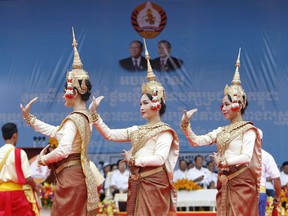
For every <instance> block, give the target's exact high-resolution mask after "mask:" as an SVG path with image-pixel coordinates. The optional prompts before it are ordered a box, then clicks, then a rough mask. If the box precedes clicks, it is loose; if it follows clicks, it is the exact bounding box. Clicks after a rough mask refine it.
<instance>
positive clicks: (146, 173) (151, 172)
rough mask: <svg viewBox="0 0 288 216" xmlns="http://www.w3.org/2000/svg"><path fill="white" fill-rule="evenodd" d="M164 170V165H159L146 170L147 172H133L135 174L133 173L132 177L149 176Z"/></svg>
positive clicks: (136, 178) (135, 178)
mask: <svg viewBox="0 0 288 216" xmlns="http://www.w3.org/2000/svg"><path fill="white" fill-rule="evenodd" d="M162 170H164V168H163V166H161V167H157V168H155V169H152V170H149V171H146V172H142V173H138V174H133V175H131V179H133V180H138V179H139V178H145V177H147V176H150V175H153V174H156V173H158V172H161V171H162Z"/></svg>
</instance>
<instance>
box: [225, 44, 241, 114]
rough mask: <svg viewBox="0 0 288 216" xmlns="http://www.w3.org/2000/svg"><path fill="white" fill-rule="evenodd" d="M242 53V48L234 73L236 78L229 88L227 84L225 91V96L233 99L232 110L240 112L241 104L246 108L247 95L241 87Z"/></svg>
mask: <svg viewBox="0 0 288 216" xmlns="http://www.w3.org/2000/svg"><path fill="white" fill-rule="evenodd" d="M240 53H241V48H240V49H239V53H238V58H237V61H236V64H235V66H236V69H235V73H234V77H233V80H232V85H231V86H228V85H227V84H226V86H225V89H224V96H225V95H230V96H231V98H232V109H233V110H239V109H240V106H239V102H240V103H241V104H242V106H243V108H245V107H246V93H245V91H244V89H243V88H242V86H241V80H240V72H239V68H240Z"/></svg>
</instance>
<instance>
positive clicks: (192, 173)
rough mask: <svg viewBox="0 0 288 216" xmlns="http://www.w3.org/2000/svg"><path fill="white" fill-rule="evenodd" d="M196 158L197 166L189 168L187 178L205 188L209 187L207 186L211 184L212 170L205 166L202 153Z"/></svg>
mask: <svg viewBox="0 0 288 216" xmlns="http://www.w3.org/2000/svg"><path fill="white" fill-rule="evenodd" d="M194 160H195V166H194V167H193V168H192V169H190V170H188V174H187V178H188V179H189V180H192V181H194V182H196V183H197V184H198V185H200V186H202V187H203V188H207V186H208V185H209V182H208V175H209V172H210V171H209V170H208V169H207V168H205V167H203V156H202V155H196V156H195V159H194Z"/></svg>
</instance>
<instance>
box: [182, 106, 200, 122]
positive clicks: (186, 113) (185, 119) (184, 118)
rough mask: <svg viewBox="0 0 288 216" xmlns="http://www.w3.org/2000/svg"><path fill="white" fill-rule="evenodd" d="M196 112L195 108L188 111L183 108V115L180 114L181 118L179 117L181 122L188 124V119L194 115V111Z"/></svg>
mask: <svg viewBox="0 0 288 216" xmlns="http://www.w3.org/2000/svg"><path fill="white" fill-rule="evenodd" d="M196 112H197V109H191V110H189V111H187V110H185V111H184V113H183V115H182V118H181V124H182V125H184V124H189V122H190V119H191V118H192V116H193V115H194V113H196Z"/></svg>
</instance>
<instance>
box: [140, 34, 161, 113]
mask: <svg viewBox="0 0 288 216" xmlns="http://www.w3.org/2000/svg"><path fill="white" fill-rule="evenodd" d="M143 41H144V47H145V58H146V60H147V82H144V83H143V84H142V94H150V95H152V97H153V98H152V109H155V110H156V109H159V108H160V103H161V99H162V101H163V103H164V104H165V103H166V102H165V99H166V95H165V90H164V88H163V86H162V85H161V83H159V82H157V81H156V76H155V74H154V73H153V69H152V67H151V64H150V56H149V52H148V50H147V46H146V41H145V38H143Z"/></svg>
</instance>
